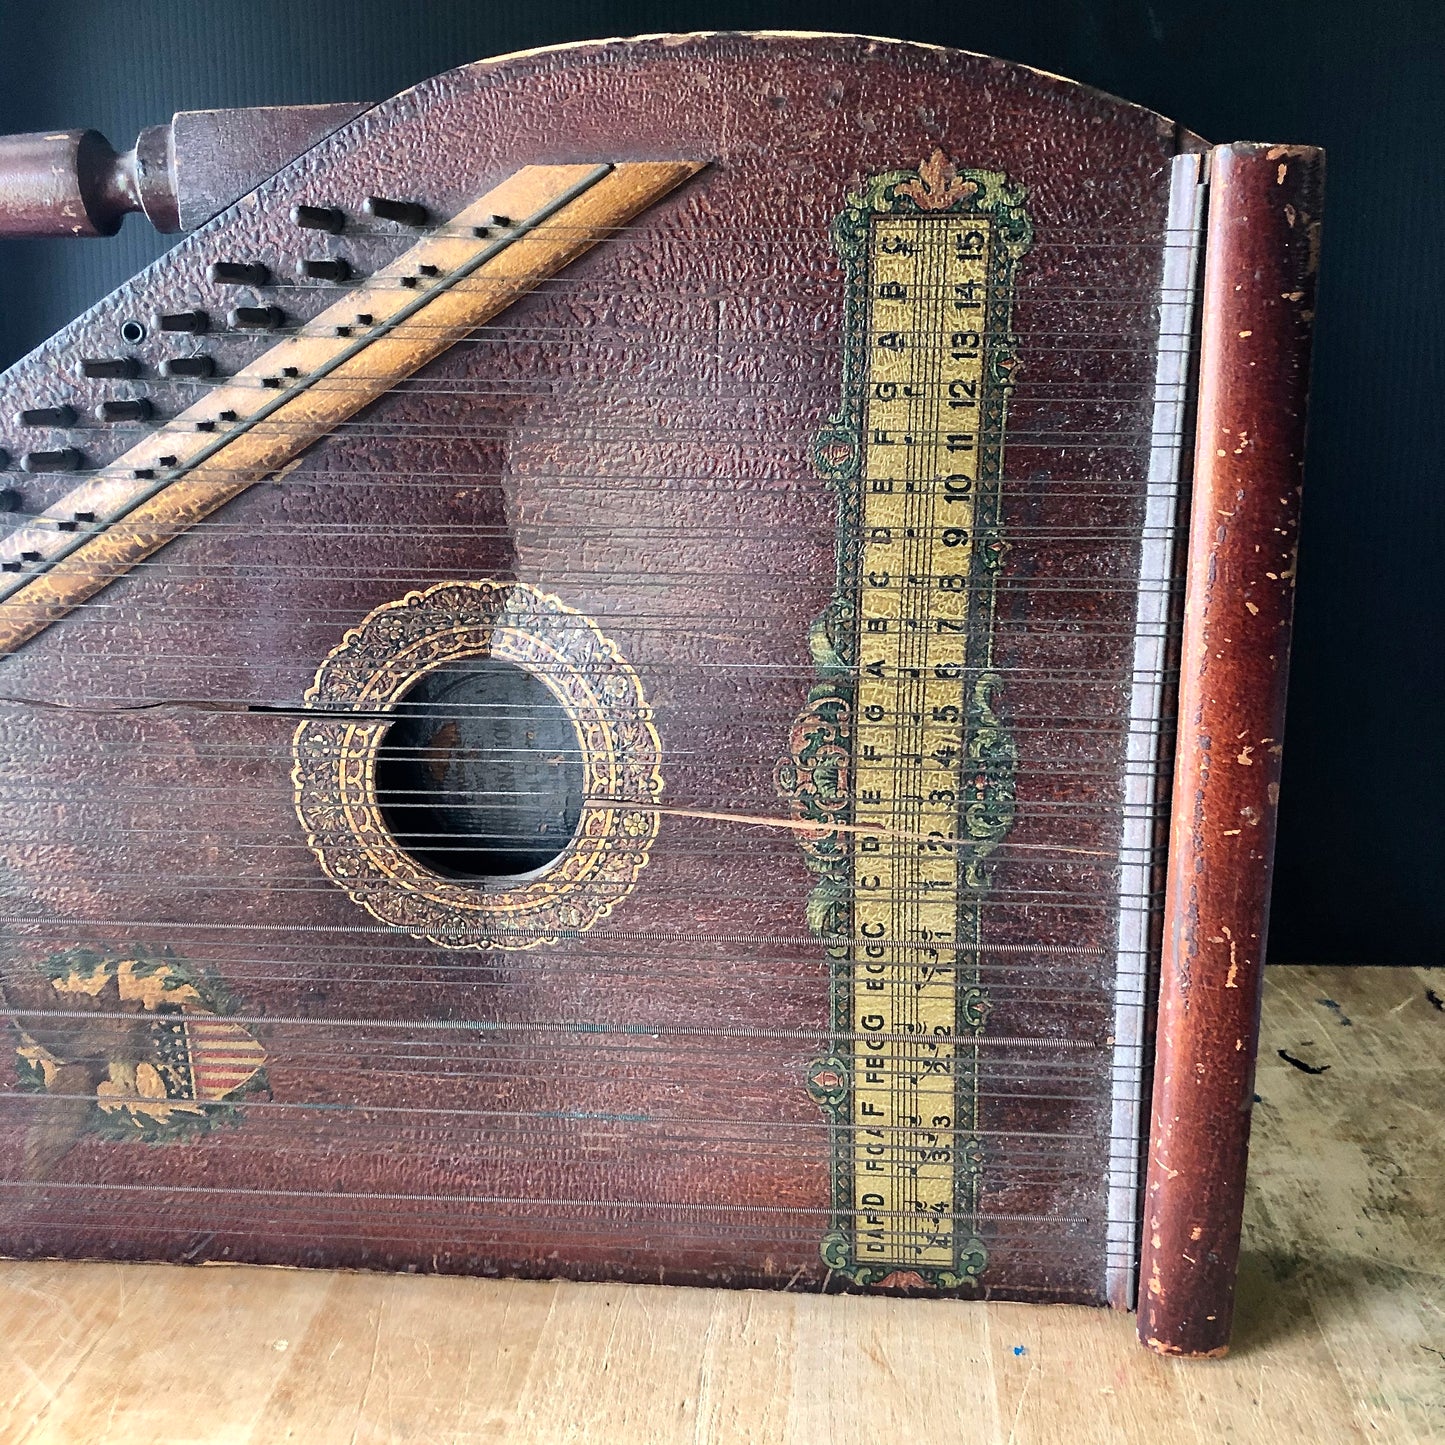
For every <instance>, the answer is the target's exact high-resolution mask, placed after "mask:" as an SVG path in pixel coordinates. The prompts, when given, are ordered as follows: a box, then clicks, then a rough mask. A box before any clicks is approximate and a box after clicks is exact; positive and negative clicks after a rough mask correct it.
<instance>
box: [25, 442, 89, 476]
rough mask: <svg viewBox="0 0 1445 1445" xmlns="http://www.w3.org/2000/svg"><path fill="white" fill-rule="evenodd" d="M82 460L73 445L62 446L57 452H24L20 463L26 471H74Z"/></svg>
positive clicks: (78, 468)
mask: <svg viewBox="0 0 1445 1445" xmlns="http://www.w3.org/2000/svg"><path fill="white" fill-rule="evenodd" d="M84 460H85V458H84V457H82V456H81V454H80V453H79V452H78V451H76V449H75V448H74V447H62V448H61V449H60V450H59V451H57V452H26V453H25V455H24V457H22V458H21V461H20V465H21V466H22V467H24V468H25V470H26V471H27V472H76V471H79V470H80V467H81V464H82V463H83V462H84Z"/></svg>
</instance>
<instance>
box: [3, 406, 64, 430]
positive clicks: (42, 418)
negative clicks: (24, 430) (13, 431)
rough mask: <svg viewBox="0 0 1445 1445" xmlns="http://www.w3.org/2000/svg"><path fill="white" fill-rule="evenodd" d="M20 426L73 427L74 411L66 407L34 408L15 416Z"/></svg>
mask: <svg viewBox="0 0 1445 1445" xmlns="http://www.w3.org/2000/svg"><path fill="white" fill-rule="evenodd" d="M15 420H16V421H17V422H19V423H20V425H21V426H74V425H75V411H74V409H73V408H71V407H68V406H34V407H30V408H29V409H28V410H26V411H22V412H20V413H18V414H17V416H16V418H15Z"/></svg>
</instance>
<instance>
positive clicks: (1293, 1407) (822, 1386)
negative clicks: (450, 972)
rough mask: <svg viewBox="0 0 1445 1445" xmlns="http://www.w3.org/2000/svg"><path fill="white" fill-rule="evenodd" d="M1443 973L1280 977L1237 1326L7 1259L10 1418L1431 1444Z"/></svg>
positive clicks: (445, 1432)
mask: <svg viewBox="0 0 1445 1445" xmlns="http://www.w3.org/2000/svg"><path fill="white" fill-rule="evenodd" d="M1442 1054H1445V972H1433V973H1432V972H1431V971H1428V970H1408V969H1354V970H1350V969H1315V968H1281V969H1273V970H1271V971H1270V976H1269V982H1268V986H1267V991H1266V997H1265V1015H1264V1044H1263V1047H1262V1050H1261V1060H1260V1072H1259V1085H1258V1090H1259V1097H1260V1103H1259V1105H1258V1106H1257V1108H1256V1110H1255V1146H1254V1154H1253V1159H1252V1161H1251V1168H1250V1190H1249V1204H1248V1212H1247V1217H1246V1222H1245V1237H1244V1250H1245V1254H1244V1268H1243V1274H1242V1278H1241V1283H1240V1308H1239V1320H1238V1328H1237V1331H1236V1336H1235V1347H1234V1351H1233V1353H1232V1354H1231V1355H1230V1357H1229V1358H1228V1359H1225V1360H1218V1361H1205V1362H1184V1361H1170V1360H1162V1359H1158V1358H1156V1357H1154V1356H1153V1355H1150V1354H1148V1353H1146V1352H1145V1351H1144V1350H1142V1349H1141V1348H1140V1347H1139V1346H1138V1345H1137V1344H1136V1343H1135V1342H1134V1328H1133V1323H1134V1322H1133V1318H1132V1316H1128V1317H1125V1316H1120V1315H1113V1314H1109V1313H1106V1312H1104V1311H1096V1310H1085V1309H1074V1308H1064V1307H1058V1306H1051V1307H1033V1306H1025V1305H1008V1304H989V1305H966V1304H963V1305H961V1304H952V1303H937V1304H934V1303H925V1302H922V1301H906V1300H905V1301H898V1300H870V1299H857V1298H830V1299H819V1298H816V1297H813V1296H805V1295H785V1294H761V1293H756V1292H752V1291H738V1292H729V1291H713V1290H689V1289H661V1288H653V1287H646V1286H638V1287H622V1286H607V1285H574V1284H524V1283H517V1282H511V1281H491V1280H469V1279H443V1278H423V1277H420V1276H383V1275H360V1274H340V1273H329V1272H315V1273H312V1272H304V1271H294V1270H281V1269H257V1268H247V1267H235V1268H227V1267H219V1268H201V1269H184V1268H177V1267H171V1266H158V1265H105V1264H50V1263H39V1264H15V1263H0V1361H3V1370H0V1440H3V1441H6V1442H10V1441H15V1442H22V1441H23V1442H25V1445H40V1442H58V1441H67V1442H68V1441H84V1442H87V1445H121V1442H126V1445H129V1442H145V1445H153V1442H167V1445H173V1442H183V1441H208V1442H209V1441H224V1442H257V1445H260V1442H273V1441H298V1442H303V1445H329V1442H332V1441H336V1442H347V1445H361V1442H386V1441H409V1442H410V1441H442V1442H462V1441H465V1442H472V1441H524V1442H552V1441H606V1442H608V1445H628V1442H632V1441H641V1442H645V1445H667V1442H672V1441H689V1442H711V1441H727V1442H732V1441H797V1442H801V1445H852V1442H855V1441H856V1442H859V1445H863V1442H867V1445H894V1442H910V1445H912V1442H915V1441H916V1442H919V1445H922V1442H924V1441H927V1442H928V1445H949V1442H953V1441H959V1442H965V1441H966V1442H970V1445H971V1442H975V1441H977V1442H1004V1441H1008V1442H1012V1445H1026V1442H1040V1445H1043V1442H1047V1445H1058V1442H1061V1441H1066V1442H1068V1445H1088V1442H1094V1441H1098V1442H1109V1445H1116V1442H1120V1441H1135V1440H1139V1441H1143V1440H1147V1441H1149V1442H1151V1445H1172V1442H1176V1441H1177V1442H1190V1445H1192V1442H1200V1445H1204V1442H1211V1445H1213V1442H1221V1441H1238V1442H1250V1445H1270V1442H1291V1445H1293V1442H1300V1441H1307V1442H1310V1445H1333V1442H1336V1441H1371V1442H1395V1441H1398V1442H1410V1445H1414V1442H1420V1441H1430V1440H1441V1441H1445V1206H1442V1200H1445V1135H1442V1129H1441V1123H1440V1110H1439V1101H1440V1093H1441V1060H1442Z"/></svg>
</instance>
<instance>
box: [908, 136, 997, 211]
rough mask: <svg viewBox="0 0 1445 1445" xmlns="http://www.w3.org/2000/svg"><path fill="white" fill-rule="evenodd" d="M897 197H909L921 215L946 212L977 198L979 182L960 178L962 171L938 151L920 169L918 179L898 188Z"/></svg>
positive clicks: (964, 177) (963, 177)
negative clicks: (922, 212) (963, 202)
mask: <svg viewBox="0 0 1445 1445" xmlns="http://www.w3.org/2000/svg"><path fill="white" fill-rule="evenodd" d="M894 194H895V195H899V196H907V197H908V199H909V200H911V201H912V202H913V204H914V205H916V206H917V207H918V209H919V210H920V211H946V210H948V209H949V208H950V207H951V206H956V205H957V204H958V203H959V202H960V201H966V200H968V199H970V198H971V197H972V196H975V195H977V194H978V182H977V181H975V180H971V179H969V178H968V177H966V176H960V175H959V173H958V167H957V166H956V165H954V163H953V162H952V161H951V160H949V158H948V157H947V156H946V155H945V154H944V153H943V152H942V151H941V150H936V151H934V153H933V154H932V155H931V156H929V158H928V159H927V160H926V161H923V162H922V163H921V164H920V165H919V167H918V176H917V179H914V180H908V181H905V182H904V183H903V184H901V185H898V186H895V187H894Z"/></svg>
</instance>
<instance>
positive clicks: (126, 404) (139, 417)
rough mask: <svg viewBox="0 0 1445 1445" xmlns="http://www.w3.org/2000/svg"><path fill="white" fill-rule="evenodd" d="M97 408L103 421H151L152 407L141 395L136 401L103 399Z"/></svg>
mask: <svg viewBox="0 0 1445 1445" xmlns="http://www.w3.org/2000/svg"><path fill="white" fill-rule="evenodd" d="M95 410H96V415H97V416H99V417H100V419H101V421H149V420H150V419H151V411H152V407H151V404H150V402H148V401H147V400H146V399H145V398H144V397H139V398H137V399H136V400H135V401H103V402H101V404H100V405H99V406H98V407H96V409H95Z"/></svg>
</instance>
